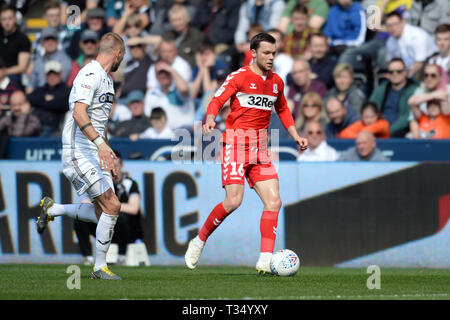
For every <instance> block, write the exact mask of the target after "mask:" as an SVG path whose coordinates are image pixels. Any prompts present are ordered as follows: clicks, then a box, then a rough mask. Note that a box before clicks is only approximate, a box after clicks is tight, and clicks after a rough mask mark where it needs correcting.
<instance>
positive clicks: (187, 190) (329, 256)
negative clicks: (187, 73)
mask: <svg viewBox="0 0 450 320" xmlns="http://www.w3.org/2000/svg"><path fill="white" fill-rule="evenodd" d="M276 167H277V170H278V174H279V178H280V193H281V197H282V200H283V209H282V210H281V212H280V218H279V224H278V235H277V242H276V248H275V249H281V248H289V249H293V250H294V251H296V252H297V253H298V254H299V256H300V259H301V263H302V264H303V265H310V266H318V265H323V266H337V267H364V266H368V265H371V264H377V265H379V266H390V267H430V268H450V250H448V248H450V223H448V220H449V219H448V218H449V216H450V183H449V181H448V177H450V164H448V163H444V162H439V163H419V162H390V163H302V164H299V163H296V162H290V161H282V162H280V163H277V164H276ZM125 169H126V170H127V171H128V172H129V173H130V175H131V176H132V177H133V178H134V179H135V180H137V181H138V183H139V187H140V191H141V193H142V196H143V197H142V198H143V199H142V203H141V205H142V208H143V211H144V212H145V219H144V230H145V239H144V242H145V243H146V246H147V250H148V253H149V256H150V261H151V263H152V264H154V265H183V264H184V259H183V255H184V252H185V250H186V247H187V243H188V240H189V239H190V238H192V237H193V236H194V235H195V234H196V233H197V232H198V230H199V228H200V227H201V224H202V223H203V222H204V221H205V219H206V217H207V216H208V214H209V212H210V210H211V209H212V208H213V207H214V206H215V205H216V204H217V203H219V202H220V201H222V200H223V197H224V191H223V189H222V188H221V176H220V165H219V164H217V163H203V164H202V163H177V164H174V163H172V162H149V161H140V160H139V161H125ZM245 193H246V194H245V197H244V201H243V203H242V206H241V207H240V208H239V209H238V210H237V211H235V212H234V213H233V214H232V215H231V216H230V217H228V218H227V220H225V222H224V223H222V225H221V227H220V228H219V229H217V230H216V232H215V233H214V234H213V235H212V236H211V238H210V240H209V241H208V245H207V246H206V247H205V250H204V253H203V255H202V257H201V264H203V265H248V266H254V264H255V262H256V260H257V258H258V253H259V241H260V234H259V218H260V215H261V212H262V209H263V206H262V204H261V202H260V200H259V199H258V197H257V195H256V194H255V193H254V192H253V191H252V190H250V189H249V188H248V186H246V190H245ZM43 195H49V196H52V197H53V198H54V199H55V200H56V201H57V202H62V203H71V202H79V201H80V200H81V199H80V198H79V197H78V196H77V195H76V193H75V192H74V190H73V188H72V187H71V185H70V183H69V182H68V181H67V179H66V178H65V177H64V176H63V175H62V173H61V164H60V161H17V160H16V161H11V160H5V161H0V246H1V248H0V263H80V261H81V256H80V255H79V250H78V245H77V240H76V237H75V234H74V232H73V230H72V220H71V219H70V218H61V219H56V220H55V221H54V222H52V223H51V224H50V225H49V228H48V231H45V232H44V233H43V234H42V235H39V234H38V233H37V232H36V229H35V223H34V219H35V217H36V216H37V215H38V214H39V201H40V199H41V197H42V196H43Z"/></svg>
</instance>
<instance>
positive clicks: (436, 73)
mask: <svg viewBox="0 0 450 320" xmlns="http://www.w3.org/2000/svg"><path fill="white" fill-rule="evenodd" d="M430 101H435V102H436V103H438V104H439V108H440V110H441V111H442V113H447V111H450V103H449V101H450V84H449V81H448V77H447V75H446V73H445V71H444V69H442V67H441V66H439V65H437V64H428V65H426V66H425V69H424V80H423V83H422V85H421V86H420V87H418V88H417V89H416V90H415V91H414V95H413V96H412V97H411V98H410V99H409V100H408V104H409V106H410V107H411V111H412V114H411V116H410V132H411V137H412V138H419V137H420V128H419V127H420V123H419V121H418V120H419V117H418V115H420V114H423V115H424V116H428V115H429V109H430V107H429V106H428V103H429V102H430ZM433 110H434V109H433Z"/></svg>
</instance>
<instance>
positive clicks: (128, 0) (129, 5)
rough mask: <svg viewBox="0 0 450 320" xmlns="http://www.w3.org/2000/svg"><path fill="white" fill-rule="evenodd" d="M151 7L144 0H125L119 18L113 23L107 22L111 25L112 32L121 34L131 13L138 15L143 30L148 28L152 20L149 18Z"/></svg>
mask: <svg viewBox="0 0 450 320" xmlns="http://www.w3.org/2000/svg"><path fill="white" fill-rule="evenodd" d="M151 10H152V9H151V7H150V6H149V4H148V1H146V0H125V3H124V8H123V12H122V14H121V16H120V19H116V21H115V24H108V25H109V26H114V27H113V32H115V33H118V34H123V33H124V32H125V27H126V25H127V23H128V22H127V20H128V18H129V17H130V16H131V15H133V14H138V15H139V20H140V22H141V23H140V25H141V27H142V28H143V29H144V30H150V28H151V26H152V21H151V19H150V15H151Z"/></svg>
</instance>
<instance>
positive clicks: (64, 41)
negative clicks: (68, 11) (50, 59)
mask: <svg viewBox="0 0 450 320" xmlns="http://www.w3.org/2000/svg"><path fill="white" fill-rule="evenodd" d="M43 18H44V19H45V21H47V26H48V27H53V28H55V29H56V30H57V32H58V50H62V51H66V50H67V49H68V48H69V45H70V41H71V38H72V36H73V32H72V31H71V30H69V29H68V28H67V25H65V24H62V14H61V3H60V1H58V0H49V1H47V2H46V3H45V5H44V14H43ZM32 51H33V54H38V55H44V48H43V46H42V44H41V33H40V32H38V33H37V34H36V38H35V39H34V42H33V45H32Z"/></svg>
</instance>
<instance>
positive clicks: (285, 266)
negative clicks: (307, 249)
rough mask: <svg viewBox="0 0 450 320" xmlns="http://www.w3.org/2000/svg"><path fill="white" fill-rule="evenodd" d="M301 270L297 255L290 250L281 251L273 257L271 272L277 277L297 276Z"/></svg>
mask: <svg viewBox="0 0 450 320" xmlns="http://www.w3.org/2000/svg"><path fill="white" fill-rule="evenodd" d="M299 268H300V259H299V258H298V256H297V254H296V253H295V252H294V251H292V250H289V249H281V250H278V251H276V252H275V253H274V254H273V255H272V259H271V260H270V270H271V271H272V273H273V274H274V275H276V276H282V277H289V276H295V274H296V273H297V271H298V269H299Z"/></svg>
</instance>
